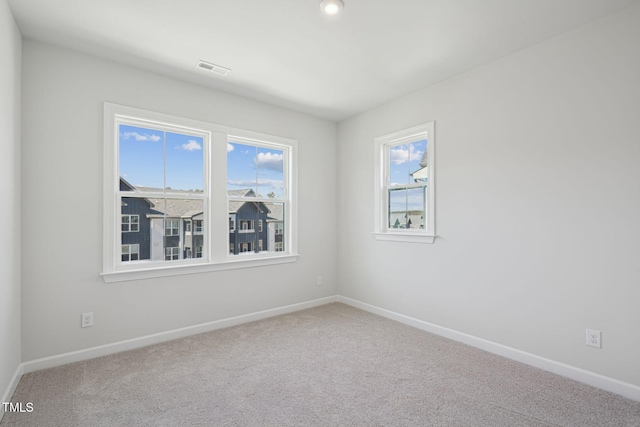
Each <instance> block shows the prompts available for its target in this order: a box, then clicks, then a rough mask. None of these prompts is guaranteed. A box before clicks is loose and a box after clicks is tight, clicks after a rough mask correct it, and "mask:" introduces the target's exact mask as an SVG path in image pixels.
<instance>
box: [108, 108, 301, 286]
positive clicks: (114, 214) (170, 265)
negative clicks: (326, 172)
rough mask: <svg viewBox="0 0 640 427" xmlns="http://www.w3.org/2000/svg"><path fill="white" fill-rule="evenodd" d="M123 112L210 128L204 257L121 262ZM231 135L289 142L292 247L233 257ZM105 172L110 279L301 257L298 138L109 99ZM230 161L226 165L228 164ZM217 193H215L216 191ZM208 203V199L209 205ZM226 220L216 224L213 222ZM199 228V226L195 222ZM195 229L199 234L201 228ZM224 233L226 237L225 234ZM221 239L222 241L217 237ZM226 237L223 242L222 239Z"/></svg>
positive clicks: (274, 142) (289, 233) (288, 243)
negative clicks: (230, 238)
mask: <svg viewBox="0 0 640 427" xmlns="http://www.w3.org/2000/svg"><path fill="white" fill-rule="evenodd" d="M118 118H125V119H126V118H129V119H135V120H136V121H138V122H144V121H147V122H149V125H150V126H156V125H157V124H158V123H160V124H162V123H165V124H167V125H170V126H171V127H172V128H179V127H184V128H185V129H186V130H190V129H197V130H198V131H206V132H208V133H209V134H210V138H209V144H208V145H209V147H208V151H206V152H205V158H206V161H207V162H209V163H208V165H209V166H208V167H206V168H205V175H206V176H205V187H206V188H205V191H204V193H205V194H206V200H207V201H208V206H205V209H204V210H205V213H204V214H203V215H204V217H203V219H204V223H203V225H204V224H208V225H207V226H204V230H203V234H205V235H206V239H205V246H204V247H203V257H202V258H191V259H180V260H176V261H172V262H161V263H153V265H151V263H144V262H141V263H138V262H136V263H135V265H124V266H123V265H121V264H122V263H117V260H118V257H119V256H120V253H119V251H120V240H121V239H120V236H121V224H120V221H121V212H120V210H119V209H118V208H119V206H118V204H117V196H116V195H117V192H118V189H119V173H118V170H117V165H118V149H119V147H118V143H117V139H116V136H117V135H118V128H117V126H118V120H117V119H118ZM230 138H242V139H244V140H247V141H254V142H257V143H260V144H267V145H276V146H278V145H279V146H283V147H287V148H288V150H287V152H288V165H289V173H288V174H287V176H286V178H285V180H286V182H285V185H287V186H288V188H289V196H288V200H289V203H287V212H286V215H287V217H288V218H289V222H288V224H287V227H286V228H287V229H286V230H285V236H287V241H286V245H285V247H286V248H287V251H284V252H279V253H273V252H262V253H251V254H245V256H242V257H229V254H228V252H229V248H228V243H227V242H228V236H229V229H228V209H227V208H228V205H227V198H226V197H225V196H226V194H227V192H226V191H227V190H226V180H227V176H226V173H227V172H226V161H227V156H226V150H227V141H228V139H230ZM103 152H104V169H103V170H104V172H103V174H104V178H103V218H104V219H103V248H104V250H103V269H102V273H101V276H102V278H103V280H104V281H105V282H107V283H111V282H122V281H128V280H140V279H153V278H159V277H170V276H176V275H183V274H195V273H203V272H211V271H222V270H230V269H242V268H249V267H261V266H269V265H278V264H285V263H292V262H296V261H297V259H298V256H299V255H298V252H297V251H298V241H297V239H298V197H297V177H298V141H296V140H293V139H289V138H283V137H279V136H274V135H268V134H263V133H259V132H253V131H248V130H244V129H238V128H232V127H228V126H223V125H218V124H213V123H208V122H203V121H198V120H192V119H187V118H183V117H178V116H174V115H170V114H164V113H158V112H153V111H148V110H143V109H139V108H134V107H128V106H123V105H118V104H112V103H108V102H105V103H104V151H103ZM222 166H224V167H222ZM214 194H215V197H214V196H213V195H214ZM206 204H207V203H205V205H206ZM218 223H221V224H224V226H216V227H214V226H213V224H218ZM192 230H193V228H192ZM193 231H194V234H195V230H193ZM223 236H224V237H223ZM213 242H218V243H215V244H214V243H213ZM220 242H222V243H220Z"/></svg>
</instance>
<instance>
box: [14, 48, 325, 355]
mask: <svg viewBox="0 0 640 427" xmlns="http://www.w3.org/2000/svg"><path fill="white" fill-rule="evenodd" d="M23 56H24V67H23V82H24V92H23V103H24V111H25V112H26V113H25V114H24V117H23V169H24V171H23V172H24V179H23V185H22V190H23V192H22V197H23V222H24V224H25V227H24V228H23V245H24V248H25V256H24V258H23V284H22V286H23V325H22V328H23V335H22V336H23V360H24V361H30V360H34V359H37V358H41V357H45V356H51V355H58V354H61V353H65V352H69V351H74V350H79V349H84V348H89V347H93V346H98V345H102V344H108V343H112V342H117V341H120V340H126V339H130V338H136V337H141V336H144V335H148V334H154V333H159V332H164V331H169V330H173V329H177V328H182V327H187V326H191V325H196V324H201V323H205V322H210V321H214V320H218V319H223V318H228V317H232V316H238V315H242V314H247V313H253V312H256V311H261V310H266V309H270V308H275V307H281V306H285V305H289V304H294V303H299V302H306V301H309V300H313V299H316V298H321V297H326V296H331V295H335V294H336V293H337V287H336V284H337V257H336V253H335V246H336V240H337V232H336V226H337V224H336V215H337V207H336V192H337V180H336V176H335V174H334V173H331V171H328V170H327V168H326V164H327V163H326V162H322V161H319V160H321V159H326V160H327V161H328V162H333V161H334V159H335V158H336V156H337V125H336V124H335V123H333V122H329V121H326V120H321V119H317V118H313V117H311V116H308V115H305V114H301V113H297V112H292V111H289V110H285V109H282V108H277V107H272V106H269V105H266V104H262V103H259V102H256V101H251V100H248V99H244V98H240V97H238V96H233V95H228V94H224V93H221V92H216V91H213V90H208V89H205V88H203V87H199V86H196V85H192V84H188V83H184V82H179V81H177V80H174V79H170V78H166V77H162V76H159V75H155V74H152V73H149V72H145V71H141V70H138V69H135V68H131V67H128V66H124V65H120V64H117V63H114V62H110V61H105V60H101V59H97V58H94V57H91V56H87V55H84V54H79V53H74V52H72V51H69V50H64V49H61V48H57V47H52V46H49V45H45V44H41V43H36V42H32V41H25V42H24V46H23ZM213 78H215V77H213ZM104 101H108V102H113V103H117V104H124V105H128V106H133V107H138V108H143V109H147V110H152V111H157V112H162V113H168V114H174V115H178V116H183V117H187V118H191V119H196V120H204V121H209V122H213V123H218V124H221V125H226V126H232V127H237V128H243V129H247V130H252V131H257V132H263V133H267V134H272V135H278V136H283V137H286V138H293V139H297V140H298V141H299V182H298V191H299V217H300V221H299V250H300V254H301V256H300V258H299V260H298V262H296V263H292V264H283V265H277V266H269V267H261V268H249V269H244V270H230V271H223V272H213V273H203V274H192V275H184V276H175V277H170V278H162V279H155V280H139V281H132V282H121V283H111V284H105V283H104V282H103V280H102V278H101V277H100V276H99V274H100V272H101V269H102V161H103V160H102V145H103V125H102V120H103V102H104ZM79 200H82V201H83V202H82V203H78V201H79ZM27 248H30V249H29V250H27ZM319 274H321V275H323V276H324V279H325V285H324V286H321V287H319V286H316V276H317V275H319ZM86 311H93V312H94V315H95V326H94V327H92V328H85V329H81V328H80V314H81V313H82V312H86Z"/></svg>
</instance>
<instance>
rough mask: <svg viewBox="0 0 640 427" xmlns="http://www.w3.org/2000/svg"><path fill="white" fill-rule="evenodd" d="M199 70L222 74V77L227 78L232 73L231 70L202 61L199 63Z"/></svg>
mask: <svg viewBox="0 0 640 427" xmlns="http://www.w3.org/2000/svg"><path fill="white" fill-rule="evenodd" d="M198 68H202V69H203V70H207V71H211V72H212V73H216V74H220V75H222V76H226V75H227V74H229V71H231V70H230V69H229V68H225V67H223V66H221V65H216V64H212V63H211V62H207V61H202V60H200V62H199V63H198Z"/></svg>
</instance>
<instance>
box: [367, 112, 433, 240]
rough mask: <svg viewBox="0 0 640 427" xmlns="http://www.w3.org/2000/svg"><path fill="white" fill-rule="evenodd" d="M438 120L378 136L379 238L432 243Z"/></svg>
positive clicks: (377, 228) (377, 227)
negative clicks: (435, 127) (435, 148)
mask: <svg viewBox="0 0 640 427" xmlns="http://www.w3.org/2000/svg"><path fill="white" fill-rule="evenodd" d="M433 129H434V124H433V122H431V123H427V124H425V125H421V126H417V127H415V128H411V129H407V130H404V131H400V132H396V133H393V134H389V135H385V136H382V137H378V138H376V159H377V161H376V164H377V165H378V166H377V168H376V194H375V200H376V211H375V212H376V218H375V225H376V228H375V230H374V231H375V233H376V238H378V239H379V240H400V241H412V242H424V243H432V242H433V238H434V237H435V232H434V229H435V228H434V213H435V209H434V201H435V197H434V189H433V188H434V180H435V174H434V167H433V158H434V145H435V135H434V131H433Z"/></svg>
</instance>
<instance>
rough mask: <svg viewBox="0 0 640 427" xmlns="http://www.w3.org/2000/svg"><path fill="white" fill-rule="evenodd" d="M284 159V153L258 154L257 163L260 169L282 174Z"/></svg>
mask: <svg viewBox="0 0 640 427" xmlns="http://www.w3.org/2000/svg"><path fill="white" fill-rule="evenodd" d="M283 158H284V157H283V155H282V153H258V155H257V156H256V159H255V161H256V165H257V166H258V167H259V168H265V169H269V170H272V171H276V172H282V167H283V165H284V161H283Z"/></svg>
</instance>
